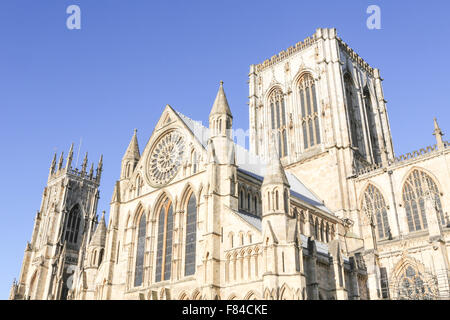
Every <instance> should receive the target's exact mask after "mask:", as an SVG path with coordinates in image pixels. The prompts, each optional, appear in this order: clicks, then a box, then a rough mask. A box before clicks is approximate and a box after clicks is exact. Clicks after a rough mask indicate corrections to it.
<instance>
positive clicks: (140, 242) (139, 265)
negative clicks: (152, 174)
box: [134, 203, 147, 287]
mask: <svg viewBox="0 0 450 320" xmlns="http://www.w3.org/2000/svg"><path fill="white" fill-rule="evenodd" d="M137 210H138V211H136V219H137V220H136V221H137V222H138V224H137V227H138V233H137V239H136V255H135V256H136V261H135V267H134V286H135V287H139V286H141V285H142V283H143V281H144V257H145V242H146V235H147V218H146V214H145V211H144V208H143V206H142V205H141V204H140V203H139V204H138V207H137Z"/></svg>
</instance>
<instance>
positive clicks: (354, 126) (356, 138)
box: [344, 73, 366, 155]
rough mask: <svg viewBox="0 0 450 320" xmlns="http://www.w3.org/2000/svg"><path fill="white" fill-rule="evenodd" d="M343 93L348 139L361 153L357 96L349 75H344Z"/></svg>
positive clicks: (362, 144) (361, 141) (361, 144)
mask: <svg viewBox="0 0 450 320" xmlns="http://www.w3.org/2000/svg"><path fill="white" fill-rule="evenodd" d="M344 83H345V95H346V99H347V114H348V122H349V127H350V140H351V144H352V146H353V147H355V148H358V150H359V153H360V154H361V155H364V154H365V152H366V151H365V147H364V138H363V131H362V125H361V112H360V110H359V103H358V98H357V97H356V90H355V87H354V85H353V80H352V78H351V76H350V75H349V74H348V73H346V74H345V76H344Z"/></svg>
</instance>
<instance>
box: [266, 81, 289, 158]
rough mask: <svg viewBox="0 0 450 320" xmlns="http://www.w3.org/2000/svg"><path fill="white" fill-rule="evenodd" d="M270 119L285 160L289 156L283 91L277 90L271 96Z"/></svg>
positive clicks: (279, 149)
mask: <svg viewBox="0 0 450 320" xmlns="http://www.w3.org/2000/svg"><path fill="white" fill-rule="evenodd" d="M269 105H270V117H271V123H272V130H274V131H276V133H277V140H278V152H279V154H280V157H281V158H283V157H285V156H287V155H288V144H287V133H286V106H285V100H284V95H283V92H282V91H281V89H279V88H277V89H275V90H274V91H273V92H272V93H271V94H270V96H269Z"/></svg>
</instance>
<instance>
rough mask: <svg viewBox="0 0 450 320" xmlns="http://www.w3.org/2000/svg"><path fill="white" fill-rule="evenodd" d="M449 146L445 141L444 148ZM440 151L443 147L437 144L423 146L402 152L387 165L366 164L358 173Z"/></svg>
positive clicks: (361, 173) (359, 174)
mask: <svg viewBox="0 0 450 320" xmlns="http://www.w3.org/2000/svg"><path fill="white" fill-rule="evenodd" d="M449 147H450V142H449V141H444V142H443V150H445V149H450V148H449ZM440 151H442V149H439V147H438V145H437V144H434V145H431V146H427V147H426V148H421V149H419V150H415V151H412V152H408V153H405V154H402V155H400V156H398V157H395V158H394V159H392V160H388V162H387V165H383V164H381V163H380V164H371V165H368V166H365V167H363V168H361V169H360V170H358V173H357V175H358V176H361V175H364V174H367V173H370V172H373V171H375V170H378V169H382V168H387V167H389V166H393V165H399V164H403V163H407V162H409V161H412V160H416V159H419V158H421V157H424V156H427V155H431V154H432V153H438V152H440Z"/></svg>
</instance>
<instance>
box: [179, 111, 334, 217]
mask: <svg viewBox="0 0 450 320" xmlns="http://www.w3.org/2000/svg"><path fill="white" fill-rule="evenodd" d="M176 112H177V114H178V115H179V116H180V118H181V120H183V122H184V123H185V124H186V126H187V127H188V128H189V129H190V130H191V131H192V133H193V134H194V136H195V137H196V138H197V140H198V141H199V142H200V143H201V144H202V146H203V147H204V148H205V149H207V146H208V139H209V129H208V128H206V127H204V126H203V125H202V123H201V122H200V121H194V120H192V119H190V118H189V117H187V116H185V115H184V114H182V113H180V112H178V111H176ZM235 151H236V165H237V166H238V171H241V172H243V173H244V174H247V175H249V176H253V177H254V178H256V179H258V180H261V181H263V180H264V176H265V171H266V166H267V161H265V160H264V159H262V158H261V157H259V156H257V155H255V154H252V153H250V152H249V151H248V150H247V149H245V148H244V147H242V146H240V145H238V144H236V143H235ZM285 173H286V178H287V180H288V182H289V185H290V187H291V188H290V193H291V195H292V196H294V197H296V198H298V199H300V200H302V201H305V202H306V203H308V204H310V205H312V206H315V207H316V208H318V209H321V210H323V211H325V212H327V213H329V214H333V213H332V212H331V210H329V209H328V208H327V207H326V206H325V205H324V204H323V202H322V201H321V200H320V199H319V198H317V196H315V195H314V194H313V193H312V192H311V191H310V190H309V189H308V188H307V187H306V186H305V185H304V184H303V183H302V182H301V181H300V180H299V179H298V178H297V177H296V176H295V175H293V174H292V173H290V172H289V171H285Z"/></svg>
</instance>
